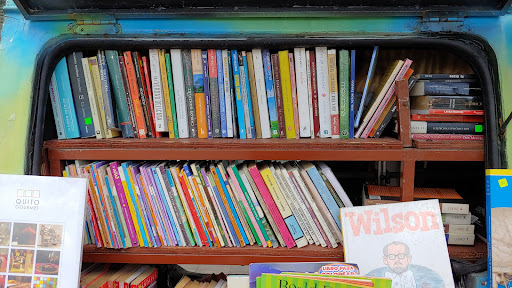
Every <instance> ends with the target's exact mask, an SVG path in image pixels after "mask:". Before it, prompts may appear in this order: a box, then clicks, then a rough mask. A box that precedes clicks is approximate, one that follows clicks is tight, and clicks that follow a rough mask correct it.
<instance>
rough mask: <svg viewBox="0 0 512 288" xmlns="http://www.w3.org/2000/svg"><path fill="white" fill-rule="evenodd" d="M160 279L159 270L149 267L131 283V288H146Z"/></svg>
mask: <svg viewBox="0 0 512 288" xmlns="http://www.w3.org/2000/svg"><path fill="white" fill-rule="evenodd" d="M157 278H158V268H155V267H148V268H147V269H146V270H144V272H142V274H140V275H139V276H138V277H137V278H135V280H133V281H132V283H130V288H146V287H148V286H149V284H151V283H152V282H153V281H156V279H157Z"/></svg>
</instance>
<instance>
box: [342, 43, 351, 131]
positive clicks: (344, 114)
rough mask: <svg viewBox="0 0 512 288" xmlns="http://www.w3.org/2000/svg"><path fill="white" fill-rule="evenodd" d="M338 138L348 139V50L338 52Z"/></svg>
mask: <svg viewBox="0 0 512 288" xmlns="http://www.w3.org/2000/svg"><path fill="white" fill-rule="evenodd" d="M339 66H340V70H339V85H340V91H339V92H340V138H341V139H349V138H350V133H349V129H350V119H349V118H350V59H349V56H348V50H340V52H339Z"/></svg>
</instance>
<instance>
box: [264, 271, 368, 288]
mask: <svg viewBox="0 0 512 288" xmlns="http://www.w3.org/2000/svg"><path fill="white" fill-rule="evenodd" d="M271 287H325V288H326V287H329V288H358V287H373V283H372V281H371V280H352V279H343V278H326V277H319V276H297V275H293V276H292V275H286V274H265V273H264V274H262V275H261V287H260V288H271Z"/></svg>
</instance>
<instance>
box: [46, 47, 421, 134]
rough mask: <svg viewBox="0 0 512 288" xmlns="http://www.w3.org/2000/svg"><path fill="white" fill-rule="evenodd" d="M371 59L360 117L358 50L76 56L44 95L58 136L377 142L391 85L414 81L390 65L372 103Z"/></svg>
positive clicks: (402, 65) (403, 67)
mask: <svg viewBox="0 0 512 288" xmlns="http://www.w3.org/2000/svg"><path fill="white" fill-rule="evenodd" d="M377 52H378V47H375V48H374V54H373V56H372V60H371V65H370V71H369V72H368V76H367V79H366V82H365V88H364V91H363V94H362V98H363V99H361V101H360V102H361V103H362V104H361V105H359V107H357V104H355V99H354V98H355V95H356V91H355V87H356V85H355V81H356V75H355V67H356V66H355V65H356V64H355V57H356V56H355V55H356V51H355V50H351V51H349V50H343V49H341V50H337V49H328V48H327V47H314V48H312V49H310V50H306V48H301V47H298V48H294V49H290V50H279V51H272V52H271V51H269V50H268V49H252V50H250V51H238V50H236V49H231V50H227V49H224V50H220V49H207V50H201V49H170V50H166V49H149V51H148V52H146V53H144V54H143V53H140V52H138V51H116V50H106V51H98V52H97V53H95V54H89V53H88V52H85V54H86V56H84V52H81V51H77V52H73V53H72V54H70V55H68V56H67V57H65V58H63V59H62V60H61V61H60V62H59V63H58V64H57V66H56V69H55V72H54V73H53V75H52V78H51V83H50V86H49V92H50V99H51V104H52V108H53V116H54V119H55V124H56V130H57V136H58V139H70V138H80V137H82V138H88V137H96V138H98V139H100V138H112V137H118V136H122V137H125V138H149V137H169V138H240V139H245V138H294V139H297V138H315V137H322V138H366V137H379V136H380V135H381V133H382V130H383V127H385V126H386V124H387V123H388V122H389V117H388V118H387V119H385V118H386V116H387V115H388V114H389V113H391V114H390V115H392V112H390V109H387V110H386V108H389V106H388V103H389V104H390V105H391V104H394V100H392V95H393V91H394V81H395V80H401V79H407V78H409V76H410V75H411V74H412V72H413V71H412V70H411V69H410V68H409V67H410V65H411V63H412V61H411V60H408V59H405V60H404V61H402V60H398V61H396V62H393V63H392V64H390V65H389V69H388V72H387V73H386V75H384V77H382V78H383V80H382V83H381V84H380V85H379V87H378V91H376V93H375V95H376V96H375V99H372V98H371V97H370V96H367V95H370V94H371V93H370V91H369V88H370V83H371V79H372V76H373V73H374V71H375V66H376V58H377V54H378V53H377ZM367 102H368V103H369V105H367V106H365V105H364V104H365V103H367Z"/></svg>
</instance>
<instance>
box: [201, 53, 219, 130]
mask: <svg viewBox="0 0 512 288" xmlns="http://www.w3.org/2000/svg"><path fill="white" fill-rule="evenodd" d="M201 55H202V60H203V79H204V101H205V104H204V105H205V106H204V107H205V112H206V130H207V131H206V132H207V135H208V138H213V130H212V108H211V105H212V104H211V101H212V100H211V98H212V95H211V92H210V77H209V73H210V72H209V71H208V70H209V68H208V52H207V51H201ZM216 75H217V74H216V73H215V76H216ZM215 82H217V79H215Z"/></svg>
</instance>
